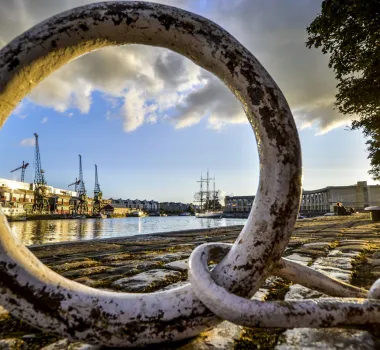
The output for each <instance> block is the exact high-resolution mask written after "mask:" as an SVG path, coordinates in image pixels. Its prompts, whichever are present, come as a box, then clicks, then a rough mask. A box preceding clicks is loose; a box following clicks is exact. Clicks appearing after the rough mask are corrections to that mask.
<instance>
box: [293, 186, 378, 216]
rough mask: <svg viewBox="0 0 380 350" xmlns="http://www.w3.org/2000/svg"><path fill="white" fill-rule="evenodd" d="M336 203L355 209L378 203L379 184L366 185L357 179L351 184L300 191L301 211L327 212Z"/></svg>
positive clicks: (330, 210) (359, 209)
mask: <svg viewBox="0 0 380 350" xmlns="http://www.w3.org/2000/svg"><path fill="white" fill-rule="evenodd" d="M336 203H342V204H343V206H345V207H352V208H354V209H355V210H357V211H361V210H363V209H364V208H365V207H369V206H378V205H380V185H367V181H358V182H357V183H356V184H355V185H351V186H328V187H324V188H321V189H318V190H312V191H306V190H304V191H303V192H302V202H301V208H300V212H301V213H327V212H332V211H333V206H334V205H336Z"/></svg>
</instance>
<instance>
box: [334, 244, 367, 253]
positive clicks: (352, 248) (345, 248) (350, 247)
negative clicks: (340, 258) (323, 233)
mask: <svg viewBox="0 0 380 350" xmlns="http://www.w3.org/2000/svg"><path fill="white" fill-rule="evenodd" d="M338 248H339V250H341V251H342V252H347V251H348V252H351V251H356V252H361V251H363V250H364V249H365V248H366V245H364V244H363V245H361V244H355V245H347V246H343V247H341V246H339V247H338Z"/></svg>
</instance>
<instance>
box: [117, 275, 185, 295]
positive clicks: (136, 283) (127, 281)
mask: <svg viewBox="0 0 380 350" xmlns="http://www.w3.org/2000/svg"><path fill="white" fill-rule="evenodd" d="M181 276H182V275H181V273H180V272H178V271H173V270H164V269H163V270H158V269H156V270H150V271H147V272H142V273H139V274H138V275H135V276H132V277H125V278H121V279H119V280H117V281H115V282H113V283H112V286H113V287H117V288H120V289H122V290H123V291H126V292H134V293H139V292H140V293H141V292H143V291H145V290H146V289H147V288H151V287H152V286H154V285H156V284H160V283H166V282H167V283H168V284H170V281H172V282H177V281H176V280H178V279H179V278H181Z"/></svg>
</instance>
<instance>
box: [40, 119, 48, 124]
mask: <svg viewBox="0 0 380 350" xmlns="http://www.w3.org/2000/svg"><path fill="white" fill-rule="evenodd" d="M48 120H49V119H48V117H43V118H42V120H41V124H45V123H46V122H47V121H48Z"/></svg>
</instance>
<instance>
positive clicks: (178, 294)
mask: <svg viewBox="0 0 380 350" xmlns="http://www.w3.org/2000/svg"><path fill="white" fill-rule="evenodd" d="M252 35H254V33H252ZM130 43H137V44H145V45H154V46H160V47H164V48H168V49H170V50H173V51H175V52H177V53H179V54H182V55H184V56H185V57H187V58H189V59H191V60H192V61H193V62H194V63H196V64H198V65H199V66H201V67H203V68H204V69H206V70H208V71H210V72H212V73H213V74H215V75H216V76H217V77H219V78H220V79H221V80H222V81H223V82H224V83H225V84H226V85H227V86H228V87H229V88H230V90H231V91H232V92H233V93H234V94H235V96H236V97H237V98H238V99H239V100H240V101H241V103H242V105H243V108H244V110H245V113H246V115H247V117H248V120H249V122H250V123H251V125H252V128H253V131H254V134H255V135H256V140H257V144H258V150H259V157H260V183H259V188H258V191H257V195H256V199H255V202H254V203H253V206H252V211H251V214H250V216H249V218H248V222H247V224H246V225H245V227H244V228H243V230H242V232H241V233H240V235H239V237H238V239H237V241H236V242H235V244H234V246H233V247H232V249H231V250H230V252H229V253H228V255H227V256H226V257H225V258H224V259H223V261H222V262H221V263H220V264H219V265H218V266H217V267H216V268H215V269H214V271H213V277H214V278H215V280H216V281H217V283H218V284H219V285H221V286H223V287H225V288H226V289H228V290H229V291H231V292H233V293H235V294H239V295H242V296H246V297H250V296H252V295H253V294H254V293H255V291H256V290H257V289H258V288H259V286H260V284H261V283H262V281H263V280H264V278H265V276H266V274H267V273H268V271H270V270H271V268H272V267H273V265H274V263H275V262H277V261H278V260H279V259H280V257H281V255H282V253H283V251H284V249H285V247H286V245H287V243H288V241H289V238H290V234H291V232H292V230H293V227H294V224H295V221H296V217H297V213H298V208H299V202H300V194H301V151H300V144H299V139H298V134H297V130H296V126H295V123H294V120H293V117H292V114H291V112H290V109H289V107H288V105H287V103H286V100H285V98H284V96H283V95H282V93H281V92H280V90H279V88H278V87H277V85H276V84H275V82H274V81H273V80H272V78H271V77H270V76H269V74H268V73H267V72H266V71H265V69H264V68H263V67H262V66H261V64H260V63H259V62H258V61H257V59H256V58H255V57H254V56H253V55H252V54H251V53H250V52H249V51H248V50H246V49H245V48H244V47H243V46H242V45H241V44H240V43H239V42H238V41H237V40H236V39H235V38H233V37H232V36H231V35H230V34H229V33H227V32H226V31H225V30H223V29H222V28H220V27H219V26H218V25H216V24H215V23H213V22H211V21H209V20H207V19H205V18H203V17H201V16H197V15H195V14H192V13H190V12H187V11H184V10H180V9H177V8H174V7H169V6H164V5H158V4H153V3H145V2H103V3H96V4H91V5H87V6H83V7H79V8H75V9H72V10H70V11H67V12H64V13H61V14H59V15H57V16H54V17H52V18H50V19H48V20H46V21H44V22H42V23H40V24H38V25H37V26H35V27H33V28H31V29H30V30H28V31H27V32H25V33H24V34H22V35H21V36H19V37H17V38H16V39H14V40H13V41H12V42H10V43H9V44H8V45H7V46H5V47H4V48H3V49H2V50H1V51H0V123H1V125H2V124H3V123H4V122H5V120H6V119H7V117H8V115H9V114H10V113H11V112H12V110H13V109H14V108H15V107H16V105H17V104H18V103H19V102H20V101H21V100H22V99H23V98H24V97H25V96H26V95H27V94H28V93H29V92H30V91H31V90H32V88H33V87H35V86H36V85H37V84H38V83H39V82H41V81H42V80H43V79H44V78H45V77H47V76H48V75H49V74H51V73H52V72H54V71H55V70H57V69H58V68H60V67H61V66H63V65H64V64H66V63H67V62H69V61H71V60H73V59H75V58H77V57H79V56H80V55H82V54H85V53H88V52H91V51H93V50H97V49H99V48H102V47H106V46H113V45H124V44H130ZM115 69H117V67H115ZM237 142H238V141H237ZM246 181H250V179H249V178H247V180H246ZM0 288H1V292H0V304H2V305H3V306H5V307H6V308H7V309H8V310H9V311H10V312H11V313H12V314H13V315H15V316H17V317H20V318H22V319H23V320H25V321H26V322H28V323H29V324H32V325H33V326H35V327H39V328H41V329H44V330H46V331H48V332H53V333H58V334H61V335H62V336H66V337H69V338H71V339H79V340H83V341H86V342H89V343H100V344H105V345H109V346H136V345H144V344H149V343H158V342H162V341H168V340H176V339H183V338H186V337H190V336H193V335H195V334H198V333H199V332H201V331H202V330H205V329H207V328H210V327H211V326H212V325H214V324H216V323H217V322H219V321H220V320H219V319H218V318H217V317H215V316H214V315H213V314H212V313H211V312H210V311H209V310H207V309H206V308H205V307H204V306H203V304H202V303H201V302H200V301H199V300H198V299H197V297H196V296H195V295H194V293H193V291H192V288H191V286H189V285H187V286H185V287H183V288H180V289H174V290H171V291H167V292H160V293H153V294H137V295H136V294H123V293H113V292H107V291H101V290H95V289H92V288H89V287H86V286H84V285H81V284H79V283H75V282H72V281H69V280H67V279H65V278H63V277H61V276H60V275H58V274H56V273H54V272H53V271H51V270H50V269H49V268H47V267H46V266H44V265H43V264H42V263H41V262H40V261H39V260H38V259H37V258H36V257H35V256H34V255H33V254H31V253H30V252H29V250H28V249H26V248H25V247H24V246H23V245H22V244H21V243H20V242H19V241H18V240H17V239H16V238H15V237H14V236H13V234H12V232H11V230H10V228H9V226H8V224H7V221H6V219H5V216H4V214H3V213H2V212H1V211H0Z"/></svg>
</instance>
